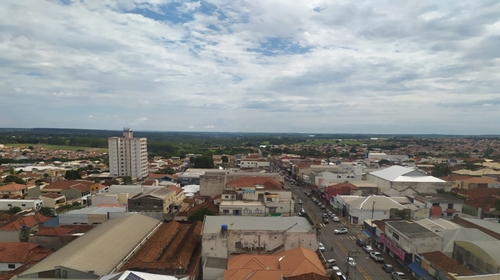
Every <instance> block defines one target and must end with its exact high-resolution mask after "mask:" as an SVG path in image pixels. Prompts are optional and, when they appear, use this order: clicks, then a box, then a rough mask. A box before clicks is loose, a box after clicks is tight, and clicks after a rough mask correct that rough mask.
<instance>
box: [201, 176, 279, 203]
mask: <svg viewBox="0 0 500 280" xmlns="http://www.w3.org/2000/svg"><path fill="white" fill-rule="evenodd" d="M241 177H269V178H271V179H274V180H276V181H278V182H281V176H280V175H279V174H278V173H253V172H230V171H227V170H214V171H212V170H210V171H205V172H204V174H201V175H200V195H201V196H211V197H213V196H216V195H219V194H222V192H223V191H224V189H225V186H226V184H227V183H228V182H231V181H233V180H236V179H238V178H241Z"/></svg>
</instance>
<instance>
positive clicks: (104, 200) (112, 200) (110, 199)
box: [90, 194, 120, 206]
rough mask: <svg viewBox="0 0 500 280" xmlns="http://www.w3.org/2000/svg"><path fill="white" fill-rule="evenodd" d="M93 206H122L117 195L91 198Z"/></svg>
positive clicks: (100, 195) (101, 195)
mask: <svg viewBox="0 0 500 280" xmlns="http://www.w3.org/2000/svg"><path fill="white" fill-rule="evenodd" d="M90 200H91V204H90V205H92V206H97V205H99V204H120V202H119V201H118V195H116V194H97V195H93V196H91V197H90Z"/></svg>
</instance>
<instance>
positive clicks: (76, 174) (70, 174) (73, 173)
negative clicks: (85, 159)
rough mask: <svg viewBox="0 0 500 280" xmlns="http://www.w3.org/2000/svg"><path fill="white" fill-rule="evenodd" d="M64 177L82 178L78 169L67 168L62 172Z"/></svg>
mask: <svg viewBox="0 0 500 280" xmlns="http://www.w3.org/2000/svg"><path fill="white" fill-rule="evenodd" d="M64 179H66V180H78V179H82V176H81V175H80V172H79V171H78V170H68V171H66V173H65V174H64Z"/></svg>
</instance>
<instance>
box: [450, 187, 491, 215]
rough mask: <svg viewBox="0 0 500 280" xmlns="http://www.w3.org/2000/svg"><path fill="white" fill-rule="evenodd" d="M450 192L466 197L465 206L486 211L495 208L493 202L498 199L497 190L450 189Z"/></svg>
mask: <svg viewBox="0 0 500 280" xmlns="http://www.w3.org/2000/svg"><path fill="white" fill-rule="evenodd" d="M452 192H454V193H458V194H460V195H463V196H465V197H466V199H465V202H464V203H465V204H467V205H469V206H472V207H476V208H477V207H481V208H483V209H485V210H487V211H489V210H490V209H491V208H495V201H496V200H497V199H499V198H500V196H499V191H498V189H497V188H478V189H470V190H464V189H456V188H455V189H452Z"/></svg>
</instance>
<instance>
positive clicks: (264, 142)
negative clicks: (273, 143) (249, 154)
mask: <svg viewBox="0 0 500 280" xmlns="http://www.w3.org/2000/svg"><path fill="white" fill-rule="evenodd" d="M269 144H270V141H262V143H261V145H266V146H269Z"/></svg>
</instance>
